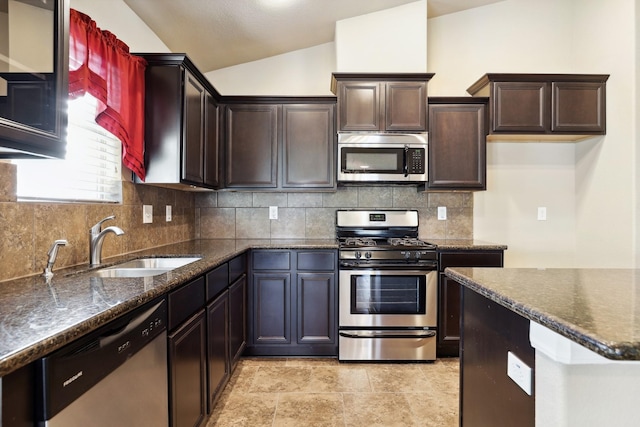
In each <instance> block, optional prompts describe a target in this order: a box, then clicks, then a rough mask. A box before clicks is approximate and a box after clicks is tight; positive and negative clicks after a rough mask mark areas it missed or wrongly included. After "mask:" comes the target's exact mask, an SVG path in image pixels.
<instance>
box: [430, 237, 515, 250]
mask: <svg viewBox="0 0 640 427" xmlns="http://www.w3.org/2000/svg"><path fill="white" fill-rule="evenodd" d="M425 240H426V241H427V242H429V243H432V244H434V245H436V246H437V247H438V250H443V251H446V250H455V251H464V250H469V251H471V250H484V251H491V250H499V251H505V250H507V245H501V244H497V243H491V242H485V241H483V240H475V239H425Z"/></svg>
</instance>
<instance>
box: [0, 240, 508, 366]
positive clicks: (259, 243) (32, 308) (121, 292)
mask: <svg viewBox="0 0 640 427" xmlns="http://www.w3.org/2000/svg"><path fill="white" fill-rule="evenodd" d="M431 242H432V243H434V244H437V245H438V249H445V250H447V249H454V250H473V249H484V250H488V249H503V250H504V249H506V246H504V245H495V244H491V243H485V242H479V241H474V240H436V241H431ZM296 248H309V249H314V248H315V249H337V248H338V245H337V242H336V240H335V239H320V240H311V239H254V240H241V239H238V240H231V239H225V240H223V239H210V240H206V239H203V240H191V241H188V242H183V243H176V244H171V245H166V246H162V247H158V248H153V249H147V250H144V251H140V252H136V253H132V254H127V255H122V256H118V257H113V258H109V259H106V260H105V262H104V263H103V264H102V265H101V266H100V267H99V268H104V267H108V266H111V265H114V264H118V263H121V262H124V261H128V260H131V259H136V258H144V257H155V256H159V257H172V256H181V257H191V256H200V257H202V259H201V260H198V261H195V262H193V263H190V264H187V265H185V266H184V267H180V268H177V269H175V270H173V271H171V272H168V273H165V274H161V275H158V276H153V277H140V278H99V277H94V276H92V275H91V271H92V270H95V269H97V268H93V269H91V268H89V267H88V266H86V265H85V266H78V267H72V268H66V269H60V270H57V269H55V268H54V276H53V278H52V279H51V281H50V282H47V281H46V280H45V278H44V277H42V276H40V275H38V276H30V277H26V278H21V279H16V280H10V281H6V282H2V283H0V377H1V376H3V375H6V374H8V373H10V372H12V371H14V370H16V369H19V368H20V367H22V366H25V365H27V364H28V363H30V362H32V361H34V360H36V359H38V358H40V357H42V356H45V355H47V354H48V353H51V352H52V351H54V350H56V349H58V348H60V347H62V346H64V345H65V344H67V343H70V342H71V341H73V340H75V339H77V338H79V337H81V336H83V335H85V334H87V333H88V332H91V331H93V330H95V329H97V328H99V327H100V326H102V325H104V324H106V323H108V322H110V321H111V320H114V319H115V318H117V317H118V316H120V315H122V314H124V313H126V312H128V311H131V310H133V309H135V308H137V307H139V306H141V305H142V304H145V303H146V302H148V301H151V300H153V299H154V298H157V297H159V296H161V295H164V294H166V293H167V292H168V291H170V290H172V289H174V288H176V287H178V286H180V285H182V284H184V283H186V282H188V281H189V280H192V279H194V278H196V277H198V276H201V275H202V274H204V273H206V272H207V271H209V270H211V269H212V268H214V267H216V266H218V265H220V264H222V263H224V262H226V261H228V260H230V259H231V258H233V257H235V256H236V255H239V254H241V253H242V252H244V251H246V250H247V249H296Z"/></svg>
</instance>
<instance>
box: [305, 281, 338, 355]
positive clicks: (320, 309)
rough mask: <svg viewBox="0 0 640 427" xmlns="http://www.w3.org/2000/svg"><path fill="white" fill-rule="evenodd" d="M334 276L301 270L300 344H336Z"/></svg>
mask: <svg viewBox="0 0 640 427" xmlns="http://www.w3.org/2000/svg"><path fill="white" fill-rule="evenodd" d="M334 282H335V275H334V274H333V273H298V275H297V289H296V292H297V294H298V297H297V300H298V304H297V307H296V308H297V311H298V312H297V320H298V324H297V328H296V330H297V337H296V340H297V344H298V345H299V346H305V345H314V344H327V345H331V344H334V343H335V333H334V331H335V329H336V319H335V317H336V313H335V311H334V306H335V298H336V297H335V283H334Z"/></svg>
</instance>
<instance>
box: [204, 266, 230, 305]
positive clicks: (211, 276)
mask: <svg viewBox="0 0 640 427" xmlns="http://www.w3.org/2000/svg"><path fill="white" fill-rule="evenodd" d="M206 277H207V293H206V296H207V301H211V300H212V299H213V298H215V297H216V295H218V294H219V293H220V292H222V291H224V290H225V289H227V286H228V285H229V265H228V264H227V263H224V264H222V265H220V266H218V267H216V268H214V269H213V270H211V271H210V272H208V273H207V276H206Z"/></svg>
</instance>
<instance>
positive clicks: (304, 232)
mask: <svg viewBox="0 0 640 427" xmlns="http://www.w3.org/2000/svg"><path fill="white" fill-rule="evenodd" d="M195 203H196V208H195V212H196V226H195V229H196V237H198V238H202V239H213V238H218V239H234V238H238V239H240V238H242V239H281V238H287V239H294V238H305V239H327V238H329V239H331V238H334V237H335V215H336V213H335V212H336V210H337V209H341V208H342V209H349V208H371V209H388V208H402V209H417V210H418V211H419V217H420V228H419V234H420V237H421V238H422V239H425V240H428V239H471V238H473V194H472V193H423V192H418V191H416V188H415V187H410V186H373V187H370V186H367V187H344V188H340V189H338V191H336V192H335V193H265V192H255V193H251V192H224V191H221V192H217V193H200V194H197V195H196V201H195ZM269 206H277V207H278V219H269ZM438 206H446V207H447V220H438V217H437V208H438Z"/></svg>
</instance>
